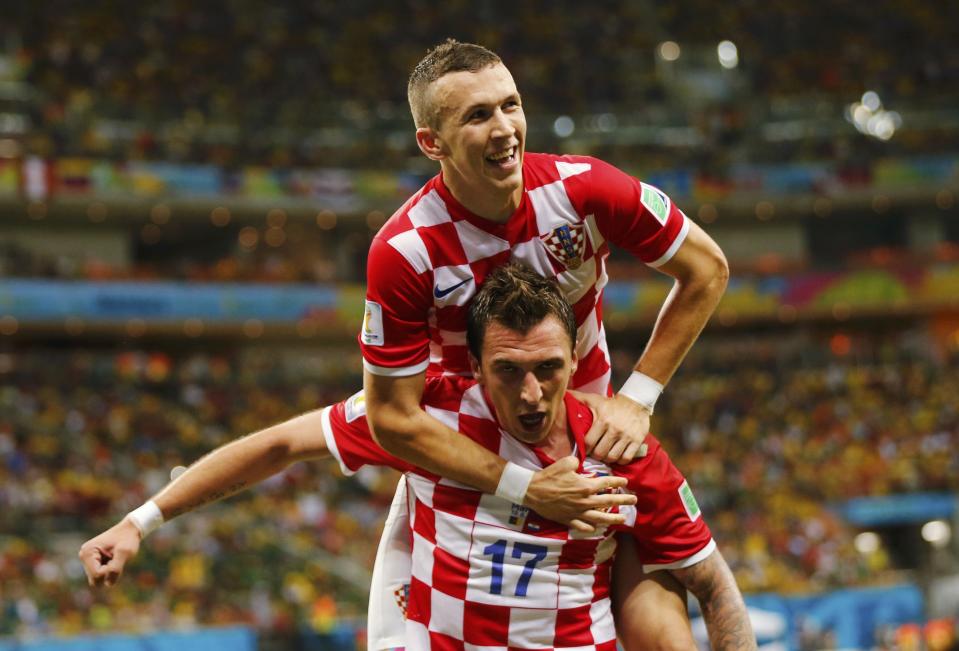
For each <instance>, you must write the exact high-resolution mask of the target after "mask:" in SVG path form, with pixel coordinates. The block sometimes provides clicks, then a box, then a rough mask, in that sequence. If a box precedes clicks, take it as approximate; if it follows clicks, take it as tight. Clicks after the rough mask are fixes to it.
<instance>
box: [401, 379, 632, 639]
mask: <svg viewBox="0 0 959 651" xmlns="http://www.w3.org/2000/svg"><path fill="white" fill-rule="evenodd" d="M431 413H432V414H433V415H434V416H436V417H438V418H440V419H441V420H443V421H444V422H446V423H447V424H449V425H451V426H455V427H456V428H457V429H459V430H460V431H463V432H469V433H470V436H471V437H472V438H474V439H476V440H477V441H479V442H481V443H483V444H484V445H485V446H487V447H490V448H491V449H493V450H496V451H498V452H499V454H500V455H501V456H503V457H504V458H506V459H509V460H512V461H513V462H515V463H520V464H523V465H525V466H527V467H533V468H539V467H541V466H540V462H539V460H538V459H537V458H536V455H535V454H534V453H533V452H532V451H531V450H530V449H529V448H528V447H526V446H524V445H522V444H521V443H518V442H517V441H515V440H514V439H512V438H510V437H508V436H505V435H503V434H501V433H500V431H499V429H498V428H497V427H496V424H495V422H494V421H493V420H492V414H491V413H490V412H489V408H488V406H487V404H486V402H485V400H484V399H483V397H482V393H481V391H480V390H479V387H478V386H476V387H473V388H471V389H470V390H468V391H466V393H465V394H463V400H462V403H461V405H460V407H459V409H458V410H457V411H456V412H452V411H445V410H437V409H434V410H433V411H431ZM408 480H409V490H410V499H411V505H410V512H411V526H412V530H413V531H412V535H413V576H412V579H411V582H410V592H409V603H408V608H407V635H408V637H407V644H408V645H409V647H410V648H417V649H418V648H423V649H447V648H449V649H464V650H465V649H479V648H482V649H484V650H485V649H503V650H504V651H506V650H516V651H519V650H525V649H607V648H608V649H610V650H612V649H615V636H616V634H615V630H614V627H613V621H612V615H611V612H610V601H609V570H610V564H611V559H612V555H613V552H614V550H615V547H616V543H615V540H614V539H613V538H612V537H611V534H610V533H608V532H601V533H600V534H599V535H596V534H592V535H584V534H580V533H578V532H573V531H570V530H569V529H567V528H566V527H562V526H560V525H557V524H556V523H552V522H549V521H547V520H544V519H542V518H540V517H538V516H537V515H536V514H534V513H531V512H530V511H529V510H528V509H526V508H525V507H523V506H520V505H516V504H511V503H510V502H508V501H507V500H504V499H502V498H499V497H496V496H493V495H486V494H483V493H479V492H477V491H475V490H472V489H469V488H466V487H464V486H461V485H458V484H456V483H455V482H450V481H447V480H440V481H438V482H437V481H435V480H433V479H430V478H427V477H423V476H419V475H416V474H409V475H408Z"/></svg>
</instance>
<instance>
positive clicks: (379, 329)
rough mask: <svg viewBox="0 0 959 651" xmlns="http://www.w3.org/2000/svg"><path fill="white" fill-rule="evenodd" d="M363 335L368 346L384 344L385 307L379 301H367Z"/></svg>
mask: <svg viewBox="0 0 959 651" xmlns="http://www.w3.org/2000/svg"><path fill="white" fill-rule="evenodd" d="M362 337H363V343H364V344H366V345H367V346H382V345H383V307H382V306H381V305H380V304H379V303H376V302H374V301H367V302H366V312H365V313H364V314H363V332H362Z"/></svg>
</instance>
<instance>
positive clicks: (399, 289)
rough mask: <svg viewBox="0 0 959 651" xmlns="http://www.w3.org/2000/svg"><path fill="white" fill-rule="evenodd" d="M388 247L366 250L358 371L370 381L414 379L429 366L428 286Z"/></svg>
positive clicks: (377, 242) (381, 243)
mask: <svg viewBox="0 0 959 651" xmlns="http://www.w3.org/2000/svg"><path fill="white" fill-rule="evenodd" d="M400 237H401V236H400ZM393 239H396V238H393ZM391 241H392V240H386V239H384V238H383V237H376V238H375V239H374V240H373V243H372V245H370V254H369V258H368V259H367V270H366V306H365V313H364V316H363V326H362V328H361V330H360V335H359V342H360V349H361V350H362V352H363V366H364V368H366V370H368V371H369V372H371V373H374V374H376V375H392V376H408V375H416V374H417V373H420V372H422V371H425V370H426V367H427V365H428V364H429V350H430V333H429V323H428V315H429V310H430V308H431V307H432V305H433V302H432V293H431V292H432V284H431V279H430V278H428V277H427V276H428V272H425V271H424V272H419V271H417V270H416V269H415V268H414V267H413V265H412V264H411V262H410V261H409V260H408V259H407V258H406V257H405V256H404V255H403V254H402V253H401V252H400V251H399V250H397V248H396V247H394V246H393V244H391V243H390V242H391Z"/></svg>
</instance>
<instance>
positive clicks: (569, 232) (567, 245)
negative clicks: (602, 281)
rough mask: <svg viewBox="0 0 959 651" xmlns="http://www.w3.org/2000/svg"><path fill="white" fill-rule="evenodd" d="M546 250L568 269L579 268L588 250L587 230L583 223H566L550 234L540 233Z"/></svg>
mask: <svg viewBox="0 0 959 651" xmlns="http://www.w3.org/2000/svg"><path fill="white" fill-rule="evenodd" d="M540 239H541V240H543V244H545V245H546V250H547V251H549V252H550V255H552V256H553V257H554V258H556V260H558V261H559V262H560V263H561V264H563V265H565V266H566V268H567V269H579V267H580V265H582V264H583V254H584V251H585V250H586V231H585V229H584V228H583V225H582V224H575V225H572V226H570V225H569V224H564V225H562V226H560V227H558V228H554V229H553V230H552V232H550V233H549V234H548V235H540Z"/></svg>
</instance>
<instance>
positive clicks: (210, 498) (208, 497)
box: [166, 481, 247, 520]
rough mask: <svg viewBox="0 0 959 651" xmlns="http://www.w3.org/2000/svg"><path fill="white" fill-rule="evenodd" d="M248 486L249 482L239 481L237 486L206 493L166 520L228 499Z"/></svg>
mask: <svg viewBox="0 0 959 651" xmlns="http://www.w3.org/2000/svg"><path fill="white" fill-rule="evenodd" d="M246 485H247V482H245V481H238V482H236V483H235V484H231V485H230V486H227V487H226V488H216V489H214V490H211V491H210V492H209V493H206V494H205V495H202V496H200V497H199V498H197V500H196V501H194V502H191V503H189V504H184V505H183V506H181V507H180V508H178V509H173V510H172V511H171V513H170V515H168V516H167V517H166V519H167V520H172V519H173V518H175V517H177V516H178V515H182V514H184V513H187V512H189V511H192V510H193V509H198V508H200V507H201V506H204V505H206V504H209V503H210V502H216V501H217V500H221V499H223V498H224V497H227V496H229V495H232V494H233V493H236V492H238V491H241V490H243V489H244V488H246Z"/></svg>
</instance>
